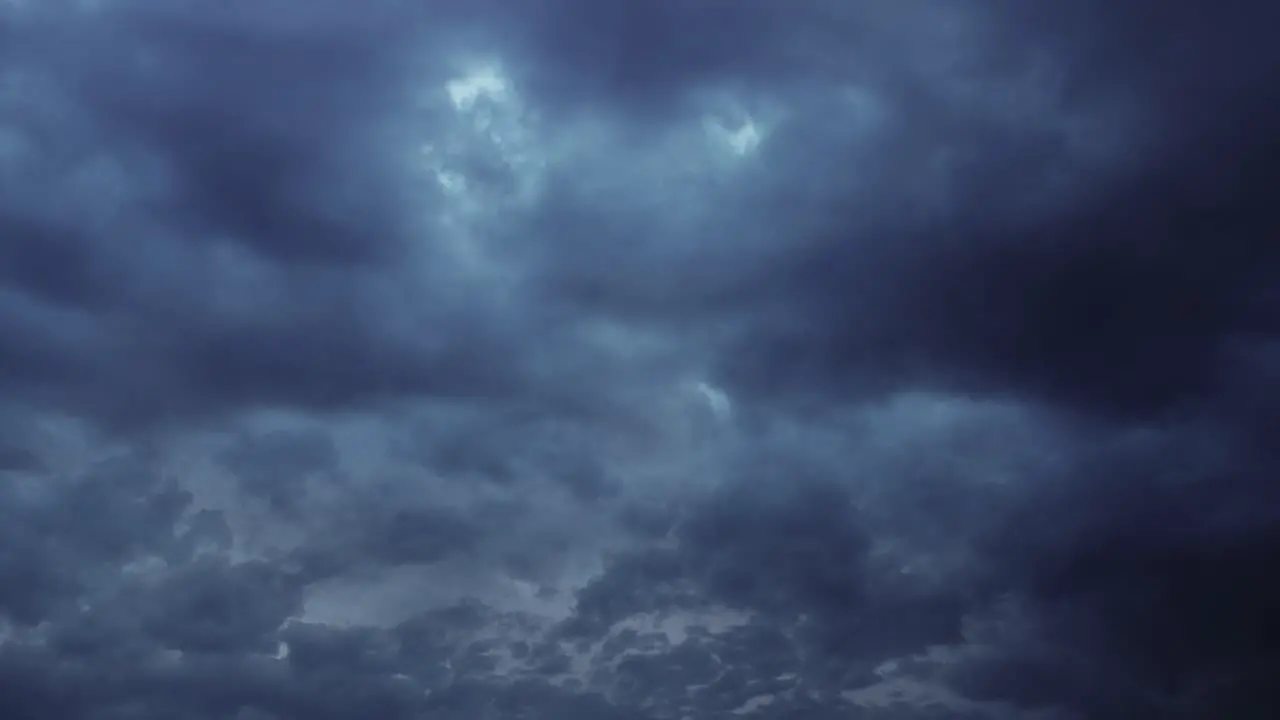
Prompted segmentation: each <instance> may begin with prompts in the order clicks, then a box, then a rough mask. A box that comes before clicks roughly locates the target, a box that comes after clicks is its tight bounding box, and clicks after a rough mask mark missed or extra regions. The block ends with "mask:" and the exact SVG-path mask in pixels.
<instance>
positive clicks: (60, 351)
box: [0, 3, 519, 426]
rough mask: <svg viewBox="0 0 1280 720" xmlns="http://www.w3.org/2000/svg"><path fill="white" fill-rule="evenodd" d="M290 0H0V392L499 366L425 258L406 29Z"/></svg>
mask: <svg viewBox="0 0 1280 720" xmlns="http://www.w3.org/2000/svg"><path fill="white" fill-rule="evenodd" d="M286 10H287V9H284V8H279V9H277V10H276V11H271V10H269V9H259V10H255V11H252V12H249V9H248V6H243V7H241V6H228V7H226V8H221V9H207V10H206V9H200V8H197V9H187V10H180V9H178V8H173V7H169V8H159V7H156V6H153V5H151V4H148V3H121V4H108V6H107V7H106V9H103V10H100V11H94V12H90V11H86V12H85V13H83V14H80V13H75V12H71V13H70V14H68V15H66V16H62V15H59V14H58V13H56V12H53V11H52V10H49V9H44V10H41V11H39V12H36V11H33V12H31V13H29V14H24V13H26V11H25V10H21V9H20V10H17V11H11V12H13V13H14V18H12V19H11V20H10V21H11V22H14V23H15V24H18V26H19V27H20V28H21V29H22V30H23V32H24V41H23V42H22V43H19V44H18V45H17V46H16V47H15V48H14V49H13V50H12V51H11V53H12V55H13V56H14V57H13V60H12V62H11V63H10V64H9V65H8V66H7V70H6V82H7V85H6V92H5V97H4V100H3V102H4V104H5V106H6V107H7V108H8V110H6V113H5V117H6V122H5V126H6V133H7V134H6V138H8V139H9V140H10V141H11V143H10V144H11V145H12V148H11V149H12V152H10V153H8V154H6V161H5V163H4V169H3V173H2V174H0V176H2V177H3V180H2V182H3V186H4V192H3V198H4V199H3V204H2V206H0V223H2V224H3V230H2V231H0V232H2V233H3V236H4V243H3V246H2V248H0V267H2V268H3V269H2V270H0V274H2V275H3V277H4V279H5V283H4V286H3V291H4V302H3V305H2V306H0V322H2V323H3V326H4V328H5V337H6V338H8V341H7V342H6V343H5V345H4V350H3V351H2V353H0V363H2V364H3V366H4V367H6V368H7V371H6V373H5V374H6V377H7V378H8V380H7V381H6V382H11V383H12V386H11V387H10V389H9V391H8V392H7V395H8V397H9V398H10V401H31V402H34V403H37V404H40V405H44V406H46V407H52V408H56V409H60V410H66V411H72V412H76V413H83V414H87V415H90V416H93V417H95V418H97V419H100V420H104V421H106V422H108V423H112V424H119V425H130V426H137V425H149V424H152V423H153V422H155V421H156V420H157V419H158V418H173V417H188V416H193V415H194V416H202V415H203V416H207V415H209V414H222V413H224V412H226V411H235V410H237V409H241V408H244V407H246V406H272V405H277V404H284V405H299V406H307V407H327V408H333V407H344V406H349V405H352V404H359V403H367V402H370V401H377V400H380V399H385V398H388V397H398V396H404V395H414V394H419V393H425V394H436V393H440V394H473V393H477V392H478V393H480V394H485V393H486V392H487V391H486V390H483V389H482V388H483V387H485V386H488V385H490V383H493V382H496V383H497V385H503V384H505V383H506V382H507V381H506V380H503V379H501V378H502V377H504V376H505V377H508V378H510V377H514V376H513V375H510V374H509V373H508V371H507V370H498V369H497V368H496V366H490V363H491V362H497V363H498V364H502V363H501V362H499V361H498V358H499V357H505V358H507V359H511V358H513V357H514V356H513V355H512V354H511V353H506V354H505V355H499V353H498V348H499V347H501V345H502V344H503V342H502V341H500V340H499V339H498V335H499V333H498V331H497V329H496V326H495V324H494V323H495V321H496V319H495V317H494V315H493V308H492V303H490V302H487V301H481V300H477V301H470V300H465V301H462V302H465V303H466V306H465V309H464V308H463V307H462V306H460V305H459V302H460V296H459V295H458V289H457V288H455V287H451V286H450V282H451V281H450V279H449V276H448V273H447V272H442V271H441V270H440V268H439V267H436V268H432V261H430V260H428V259H427V258H429V257H430V255H431V250H430V247H431V245H430V243H431V234H430V232H429V230H428V228H427V227H426V223H424V222H422V221H421V218H422V217H425V216H426V215H427V214H429V208H430V206H431V205H432V203H433V202H435V201H436V200H435V199H433V197H432V195H431V193H430V192H429V191H428V190H427V189H426V188H425V187H422V186H420V187H418V188H417V189H414V188H412V187H410V185H411V184H412V183H409V182H406V180H407V176H406V172H407V170H406V168H407V165H406V164H405V160H404V158H405V157H408V155H409V154H410V153H411V152H412V150H413V144H412V142H413V141H412V138H411V136H404V135H401V134H398V133H399V132H400V131H399V130H398V129H397V127H396V126H394V123H391V122H388V120H387V118H388V117H391V116H392V114H393V111H399V110H404V109H405V108H406V107H408V103H409V102H410V95H411V92H412V90H413V89H414V88H413V85H412V83H413V76H412V74H411V71H412V69H413V67H414V64H415V61H416V60H417V58H415V57H414V56H413V54H412V51H413V50H414V48H416V47H419V45H417V44H415V43H414V42H411V40H416V39H418V38H415V37H413V36H412V35H411V33H410V31H409V30H406V29H404V28H411V27H416V24H415V23H413V22H412V21H410V22H408V23H399V24H397V23H395V22H386V21H385V20H384V21H382V22H378V21H376V19H374V20H361V21H358V22H348V21H345V20H343V15H342V14H341V13H334V12H324V10H325V9H324V8H318V10H317V13H316V14H315V15H313V16H311V17H310V18H308V20H307V21H303V22H301V23H297V24H295V23H293V22H290V20H289V17H290V13H289V12H287V11H286ZM328 10H329V11H332V10H333V8H328ZM424 112H428V111H425V110H424ZM401 114H403V113H401ZM428 114H429V113H428ZM424 117H425V116H424ZM402 140H403V141H405V142H406V143H407V144H406V145H405V146H403V147H402V148H398V147H397V145H396V143H397V142H398V141H402ZM397 153H399V155H397ZM436 264H437V265H438V264H439V263H436ZM415 266H420V272H415ZM429 275H430V276H431V277H428V276H429ZM446 306H452V308H453V309H446ZM485 307H488V308H489V309H487V310H486V309H484V308H485ZM460 315H462V316H465V320H464V319H461V317H460ZM429 316H430V317H429ZM396 318H406V319H396ZM464 336H470V338H471V339H465V337H464ZM463 348H467V349H463ZM486 356H487V357H489V358H491V359H492V360H491V361H485V360H484V359H483V358H484V357H486ZM486 366H489V367H487V368H486ZM512 369H514V366H513V367H512ZM494 371H496V372H494ZM516 374H519V371H516ZM494 387H495V388H496V387H497V386H496V385H495V386H494Z"/></svg>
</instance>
